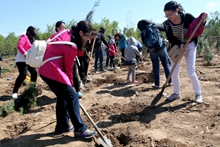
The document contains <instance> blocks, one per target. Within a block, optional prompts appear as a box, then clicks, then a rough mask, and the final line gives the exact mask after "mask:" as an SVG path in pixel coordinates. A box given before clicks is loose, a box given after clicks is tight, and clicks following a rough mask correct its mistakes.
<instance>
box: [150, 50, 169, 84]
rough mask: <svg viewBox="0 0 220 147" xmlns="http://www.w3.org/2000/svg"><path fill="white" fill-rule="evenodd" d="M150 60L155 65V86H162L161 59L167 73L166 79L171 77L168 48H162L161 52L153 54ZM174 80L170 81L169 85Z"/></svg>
mask: <svg viewBox="0 0 220 147" xmlns="http://www.w3.org/2000/svg"><path fill="white" fill-rule="evenodd" d="M150 58H151V61H152V64H153V73H154V81H155V85H160V76H159V69H160V67H159V61H158V60H159V59H160V61H161V63H162V65H163V68H164V71H165V75H166V78H167V77H168V76H169V74H170V68H169V64H168V54H167V50H166V47H165V46H164V47H162V48H161V49H160V50H158V51H157V52H152V53H150ZM171 82H172V80H171V79H170V80H169V81H168V83H171Z"/></svg>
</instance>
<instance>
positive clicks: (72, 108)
mask: <svg viewBox="0 0 220 147" xmlns="http://www.w3.org/2000/svg"><path fill="white" fill-rule="evenodd" d="M40 77H41V78H42V80H44V82H46V83H47V85H48V86H49V87H50V89H51V90H52V91H53V93H54V94H55V95H56V96H57V103H56V118H57V124H56V128H55V131H63V130H67V129H68V128H69V127H70V125H69V118H70V119H71V122H72V124H73V126H74V131H75V132H84V131H85V130H86V129H87V127H86V125H85V124H84V123H83V121H82V118H81V116H80V105H79V99H78V96H77V94H76V92H75V91H74V90H73V88H72V86H70V85H67V84H63V83H60V82H58V81H55V80H51V79H49V78H46V77H44V76H42V75H40Z"/></svg>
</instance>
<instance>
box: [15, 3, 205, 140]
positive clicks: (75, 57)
mask: <svg viewBox="0 0 220 147" xmlns="http://www.w3.org/2000/svg"><path fill="white" fill-rule="evenodd" d="M164 13H165V17H166V18H167V20H166V21H165V22H164V23H163V26H164V27H162V28H159V27H158V28H159V29H160V30H161V31H165V33H166V36H167V39H168V41H169V42H170V43H171V45H172V46H174V45H178V46H181V44H185V43H186V41H187V39H188V38H186V37H185V38H184V40H183V41H182V38H181V33H182V31H184V32H187V30H188V28H189V25H190V23H191V22H192V21H193V20H194V19H195V18H194V17H193V16H192V15H191V14H189V13H184V9H183V7H182V6H181V5H180V4H178V3H177V2H175V1H170V2H168V3H166V4H165V6H164ZM143 23H145V24H146V23H147V24H153V23H152V22H150V21H147V20H146V21H144V22H143ZM204 23H205V20H204ZM153 25H154V24H153ZM155 27H157V26H155ZM64 29H66V26H65V23H64V22H62V21H59V22H57V23H56V33H55V34H53V35H52V36H51V37H50V38H53V37H54V36H56V35H57V34H59V33H60V32H61V31H63V30H64ZM104 32H105V29H104V28H103V27H101V28H100V30H99V31H98V32H97V31H96V30H94V29H93V28H92V26H91V24H89V23H88V22H87V21H80V22H78V23H77V24H76V25H73V26H72V28H71V29H70V30H67V31H65V32H63V33H62V34H61V35H59V36H58V37H57V38H56V39H54V40H53V41H70V42H72V43H74V44H75V45H72V46H71V45H64V44H53V45H48V46H47V49H46V52H45V55H44V59H43V60H46V59H48V58H50V57H53V56H62V57H63V58H58V59H54V60H50V61H48V62H46V63H45V64H44V65H42V66H41V67H40V68H39V69H38V70H37V69H35V68H33V67H30V66H29V65H27V64H26V63H25V55H26V54H27V51H28V50H29V49H30V48H31V46H32V43H33V42H34V41H35V40H39V37H38V36H37V34H36V29H35V28H34V27H32V26H30V27H28V28H27V31H26V34H23V35H21V36H20V38H19V41H18V45H17V48H18V52H17V55H16V60H15V62H16V66H17V68H18V71H19V75H18V77H17V79H16V81H15V84H14V88H13V91H12V92H13V93H12V97H13V98H17V97H18V96H17V93H18V89H19V87H20V86H21V85H22V83H23V81H24V79H25V78H26V75H27V71H29V72H30V74H31V76H30V77H31V81H32V82H36V81H37V75H38V73H39V75H40V77H41V78H42V79H43V81H44V82H45V83H46V84H47V85H48V86H49V87H50V89H51V90H52V91H53V93H54V94H55V95H56V97H57V102H56V119H57V123H56V127H55V133H56V134H60V133H64V132H70V131H73V132H74V134H75V135H74V136H75V137H79V138H83V139H88V138H92V137H93V136H94V135H95V134H96V132H95V131H91V130H89V129H88V128H87V127H86V125H85V124H84V122H83V120H82V118H81V116H80V103H79V99H78V98H79V97H81V96H82V94H81V93H80V88H79V79H78V75H77V74H76V70H77V67H78V72H79V75H80V79H81V81H82V82H83V83H85V82H87V81H88V80H89V79H87V73H88V72H87V71H88V65H89V64H88V61H90V60H91V59H90V58H91V56H89V54H88V52H87V51H88V50H89V51H91V49H92V47H93V44H94V54H95V64H94V68H95V71H97V70H98V60H99V63H100V66H99V67H100V70H101V71H104V70H105V69H104V67H103V65H102V64H103V63H102V62H103V54H102V49H101V46H99V45H101V43H104V46H105V47H107V49H108V50H107V51H106V52H107V54H108V57H109V58H110V66H111V67H112V68H115V65H114V61H113V60H114V57H115V55H116V53H117V50H116V44H117V43H116V42H118V45H119V50H120V52H121V56H122V58H121V62H122V63H123V64H125V65H127V66H128V75H127V78H126V81H127V82H131V83H134V84H135V83H137V82H138V81H136V79H135V67H136V64H137V60H136V57H137V56H140V51H141V48H142V47H138V41H137V40H136V39H135V38H133V37H130V38H129V39H128V40H127V39H126V37H125V35H123V33H117V34H116V35H115V36H112V35H109V36H108V37H109V41H108V42H107V41H106V40H105V37H104ZM100 40H101V41H100ZM98 44H99V45H98ZM196 44H197V38H194V39H193V40H192V41H191V42H190V43H189V45H188V46H187V48H186V49H184V50H186V54H185V55H184V57H185V59H186V68H187V74H188V77H189V78H190V81H191V84H192V87H193V89H194V93H195V102H196V103H202V102H203V101H202V97H201V88H200V85H199V81H198V78H197V75H196V73H195V61H196ZM88 46H89V47H88ZM182 49H183V48H182ZM150 58H151V61H152V65H153V74H154V78H155V84H154V85H153V87H154V88H159V86H160V80H159V61H158V59H160V61H161V63H162V65H163V68H164V70H165V75H166V77H168V75H169V74H170V68H172V67H173V66H174V62H172V61H171V66H170V67H169V64H168V55H167V50H166V46H165V44H164V45H163V46H162V47H161V48H160V49H158V50H157V51H155V52H150ZM106 64H107V65H106V67H107V66H108V63H107V62H106ZM180 65H181V61H180V62H179V63H178V65H177V66H176V68H175V69H174V72H173V74H172V77H171V79H170V80H169V82H168V83H169V85H172V86H173V94H171V95H170V96H168V97H167V100H170V101H171V100H175V99H179V98H180V80H179V70H180ZM130 75H132V78H131V79H130ZM77 84H78V85H77ZM73 86H74V87H75V91H74V90H73V88H72V87H73ZM69 120H70V121H71V122H72V124H73V126H74V127H73V126H71V125H70V124H69Z"/></svg>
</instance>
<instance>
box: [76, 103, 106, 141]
mask: <svg viewBox="0 0 220 147" xmlns="http://www.w3.org/2000/svg"><path fill="white" fill-rule="evenodd" d="M80 108H81V109H82V111H83V112H84V113H85V115H86V116H87V118H88V119H89V121H90V122H91V123H92V125H93V126H94V128H95V129H96V131H97V132H98V134H99V136H100V137H101V139H102V140H103V141H104V142H105V143H106V144H107V142H106V140H105V138H104V136H103V135H102V133H101V131H100V130H99V128H98V127H97V125H96V124H95V123H94V121H93V120H92V118H91V117H90V116H89V114H88V113H87V112H86V110H85V109H84V107H83V106H82V104H80ZM107 145H108V144H107Z"/></svg>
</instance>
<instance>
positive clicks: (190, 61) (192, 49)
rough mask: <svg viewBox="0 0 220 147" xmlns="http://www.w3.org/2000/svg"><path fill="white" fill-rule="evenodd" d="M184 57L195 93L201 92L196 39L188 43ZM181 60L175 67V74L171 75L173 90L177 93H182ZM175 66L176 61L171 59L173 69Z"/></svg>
mask: <svg viewBox="0 0 220 147" xmlns="http://www.w3.org/2000/svg"><path fill="white" fill-rule="evenodd" d="M184 57H185V59H186V70H187V75H188V77H189V78H190V81H191V84H192V87H193V90H194V93H195V94H201V88H200V84H199V80H198V77H197V75H196V72H195V62H196V44H195V42H194V41H193V42H191V43H190V44H189V45H188V47H187V49H186V54H185V55H184ZM181 62H182V59H181V60H180V61H179V62H178V63H177V66H176V68H175V69H174V71H173V74H172V76H171V78H172V82H173V92H174V93H176V94H180V79H179V72H180V65H181ZM173 66H174V62H172V61H171V69H172V67H173Z"/></svg>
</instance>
